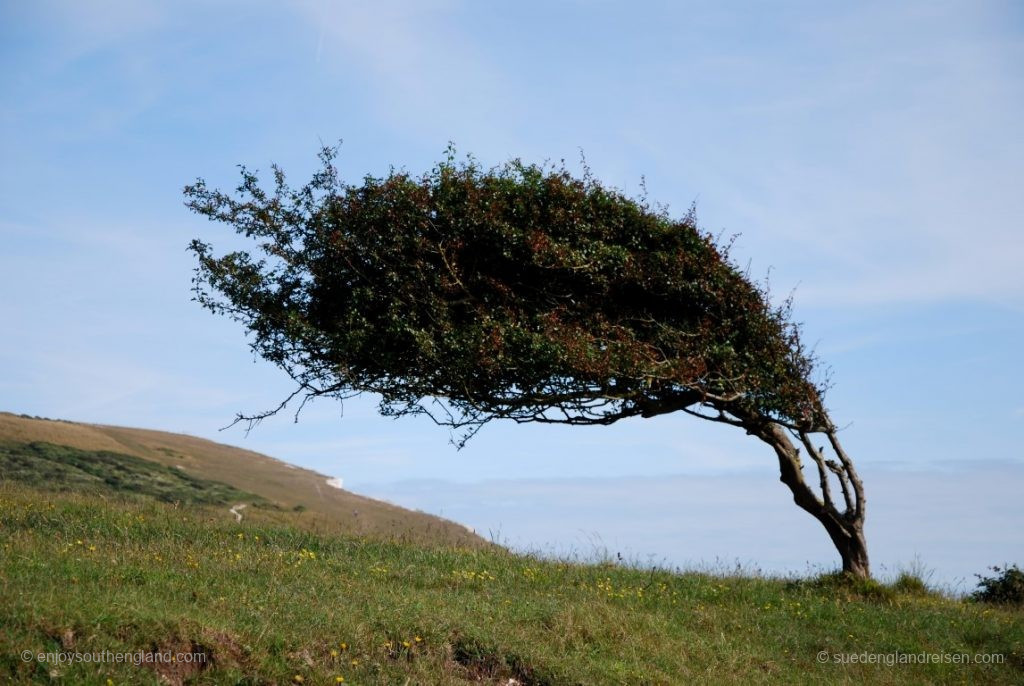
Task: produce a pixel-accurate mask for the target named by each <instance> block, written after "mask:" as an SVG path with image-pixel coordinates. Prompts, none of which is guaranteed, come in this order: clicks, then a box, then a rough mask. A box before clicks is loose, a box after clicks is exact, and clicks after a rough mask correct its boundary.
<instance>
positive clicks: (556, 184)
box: [185, 148, 870, 577]
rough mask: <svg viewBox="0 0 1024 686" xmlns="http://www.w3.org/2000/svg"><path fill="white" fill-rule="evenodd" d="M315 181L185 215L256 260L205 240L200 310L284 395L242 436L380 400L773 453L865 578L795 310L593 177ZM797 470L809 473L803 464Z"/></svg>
mask: <svg viewBox="0 0 1024 686" xmlns="http://www.w3.org/2000/svg"><path fill="white" fill-rule="evenodd" d="M336 152H337V150H336V149H334V148H325V149H324V150H323V151H322V152H321V155H320V158H321V162H322V168H321V169H320V171H318V172H317V173H316V174H315V175H314V176H313V178H312V180H311V181H310V182H309V183H307V184H306V185H304V186H302V187H301V188H292V187H291V186H289V185H288V183H287V182H286V180H285V176H284V173H283V172H282V171H281V170H280V169H278V168H277V167H274V182H273V184H272V186H271V187H270V188H264V187H263V186H261V184H260V182H259V179H258V178H257V176H256V175H255V174H253V173H251V172H249V171H247V170H246V169H245V168H244V167H243V168H242V178H241V183H240V185H239V186H238V188H237V189H236V191H235V192H234V193H224V192H221V191H219V190H211V189H210V188H208V187H207V185H206V184H205V182H204V181H202V180H198V181H197V182H196V183H195V184H193V185H190V186H187V187H186V188H185V196H186V198H187V206H188V207H189V208H191V209H192V210H194V211H195V212H198V213H199V214H202V215H205V216H207V217H209V218H210V219H213V220H216V221H220V222H224V223H226V224H229V225H230V226H232V227H233V228H234V229H235V230H236V231H237V232H238V233H239V234H242V235H244V236H245V237H246V238H248V239H252V240H253V241H254V243H255V245H254V247H253V248H252V251H251V252H246V251H238V252H231V253H229V254H225V255H221V256H218V255H217V254H215V252H214V250H213V248H212V247H211V246H210V245H209V244H208V243H205V242H203V241H200V240H195V241H193V242H192V244H191V249H192V250H193V251H194V252H195V254H196V255H197V257H198V260H199V266H198V268H197V270H196V279H195V291H196V296H197V299H198V301H199V302H200V303H201V304H202V305H204V306H205V307H207V308H209V309H210V310H212V311H213V312H216V313H221V314H226V315H228V316H230V317H232V318H234V319H236V320H238V321H240V322H241V323H242V324H244V325H245V327H246V328H247V329H248V332H249V333H250V334H251V338H250V341H251V347H252V349H253V351H254V352H255V353H257V354H258V355H260V356H262V357H263V358H265V359H267V360H269V361H270V362H273V363H274V364H276V365H277V366H279V367H280V368H281V369H283V370H284V371H285V372H286V373H287V374H288V375H289V376H290V377H291V378H292V379H293V380H294V381H295V383H296V388H295V390H294V392H293V393H292V394H291V395H290V396H289V397H288V398H286V399H285V400H284V401H283V402H282V403H281V405H280V406H278V407H277V408H274V409H271V410H269V411H268V412H265V413H262V414H257V415H252V416H245V415H240V416H239V417H238V419H239V420H247V421H249V422H256V421H259V420H260V419H262V418H264V417H267V416H269V415H271V414H273V413H275V412H278V411H280V410H281V409H283V408H284V407H285V406H286V405H287V404H288V403H289V402H291V401H293V400H294V401H295V402H296V403H298V408H299V410H301V406H302V405H303V404H305V402H306V401H308V400H309V399H311V398H315V397H320V396H327V397H333V398H339V399H344V398H349V397H352V396H356V395H359V394H362V393H371V394H376V395H377V396H379V398H380V405H379V409H380V412H381V413H382V414H384V415H389V416H401V415H407V414H427V415H429V416H430V417H431V418H432V419H434V421H436V422H437V423H439V424H442V425H446V426H449V427H452V429H453V430H455V431H456V432H457V436H458V440H459V442H460V444H461V443H464V442H465V440H467V439H468V438H469V437H470V436H472V435H473V434H474V433H475V432H476V431H477V430H479V429H480V427H482V426H483V425H484V424H486V423H487V422H490V421H492V420H495V419H510V420H513V421H516V422H523V423H525V422H541V423H556V424H571V425H592V424H596V425H605V424H612V423H614V422H617V421H619V420H622V419H626V418H629V417H654V416H656V415H661V414H666V413H669V412H682V413H685V414H688V415H692V416H693V417H697V418H700V419H704V420H707V421H712V422H719V423H722V424H728V425H731V426H735V427H736V428H737V429H742V430H743V431H746V432H747V433H748V434H750V435H752V436H756V437H757V438H759V439H760V440H761V441H763V442H765V443H767V444H768V445H769V446H770V447H771V448H772V450H773V451H774V452H775V456H776V458H777V459H778V463H779V470H780V475H781V481H782V482H783V483H784V484H786V486H788V487H789V489H790V491H791V492H792V494H793V499H794V501H795V502H796V504H797V505H799V506H800V507H801V508H803V509H804V510H806V511H807V512H809V513H810V514H811V515H813V516H814V517H815V518H816V519H817V520H818V521H819V522H821V524H822V525H823V526H824V527H825V530H826V531H827V532H828V534H829V536H830V538H831V540H832V542H833V543H834V544H835V547H836V549H837V550H838V551H839V554H840V556H841V557H842V564H843V569H844V570H845V571H847V572H850V573H852V574H854V575H857V576H862V577H867V576H869V573H870V572H869V565H868V554H867V547H866V544H865V539H864V504H865V501H864V489H863V485H862V483H861V480H860V479H859V478H858V476H857V472H856V470H855V469H854V466H853V463H852V462H851V460H850V457H849V456H848V455H847V453H846V452H845V451H844V450H843V448H842V446H841V445H840V442H839V438H838V435H837V430H836V425H835V424H834V423H833V422H832V420H831V419H830V418H829V416H828V413H827V412H826V409H825V406H824V404H823V397H824V392H825V386H826V384H825V383H824V381H822V380H820V379H817V378H816V377H817V372H816V370H815V360H814V358H813V356H812V355H811V354H810V353H809V351H808V350H807V349H806V348H805V347H804V345H803V343H802V342H801V338H800V331H799V327H798V326H797V325H796V324H794V323H793V322H792V320H791V318H790V308H789V303H788V302H787V303H785V304H783V305H781V306H776V305H773V304H772V303H771V301H770V299H769V297H768V293H767V289H766V287H764V286H762V285H760V284H758V283H755V282H753V281H751V279H750V278H748V276H747V275H746V274H745V273H744V272H743V271H742V270H740V269H738V268H737V265H736V264H734V262H733V261H732V260H731V259H730V257H729V254H728V253H729V251H728V245H723V244H720V243H719V242H717V241H716V240H715V239H714V238H713V237H712V236H710V235H708V234H707V233H705V232H703V231H702V230H701V229H700V228H699V227H698V226H697V223H696V220H695V217H694V216H693V212H692V211H691V212H690V213H689V214H687V215H686V216H684V217H682V218H678V219H673V218H672V217H670V216H669V215H668V214H667V212H666V211H664V210H661V209H652V208H651V207H650V206H649V204H648V203H647V201H646V198H639V199H637V198H630V197H627V196H625V195H624V194H622V193H621V192H619V191H616V190H614V189H610V188H607V187H605V186H603V185H602V184H601V183H599V182H598V181H597V180H595V179H594V178H593V177H592V175H591V174H590V173H589V171H585V173H584V174H583V176H582V178H576V177H574V176H573V175H572V174H570V173H569V172H568V171H567V170H566V169H565V167H564V166H560V167H551V166H536V165H527V164H523V163H521V162H519V161H513V162H510V163H507V164H505V165H503V166H500V167H497V168H493V169H484V168H482V167H481V166H479V165H478V164H477V163H475V162H474V161H473V160H472V159H468V160H467V161H465V162H456V161H455V159H454V155H453V154H452V153H451V152H449V155H448V156H447V159H446V160H445V161H443V162H441V163H439V164H438V165H437V166H435V167H434V168H433V169H432V170H431V171H430V172H428V173H426V174H423V175H421V176H413V175H410V174H409V173H406V172H405V171H399V170H392V171H391V173H389V174H388V175H387V177H386V178H375V177H372V176H367V177H365V178H363V179H362V182H361V183H360V184H357V185H352V184H347V183H345V182H343V180H342V179H341V178H340V177H339V175H338V172H337V170H336V168H335V166H334V159H335V155H336ZM802 455H804V456H806V458H807V461H808V464H807V465H806V467H807V471H805V464H804V462H803V461H802V459H801V456H802Z"/></svg>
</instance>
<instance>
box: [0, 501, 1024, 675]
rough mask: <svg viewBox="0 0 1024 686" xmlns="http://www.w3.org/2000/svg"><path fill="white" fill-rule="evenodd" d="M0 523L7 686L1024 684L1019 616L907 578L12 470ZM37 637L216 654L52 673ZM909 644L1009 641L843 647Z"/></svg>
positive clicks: (45, 642)
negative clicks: (320, 528) (690, 558)
mask: <svg viewBox="0 0 1024 686" xmlns="http://www.w3.org/2000/svg"><path fill="white" fill-rule="evenodd" d="M0 532H2V541H0V656H2V657H0V681H3V680H8V681H10V682H12V683H54V682H56V683H69V684H140V683H141V684H158V683H164V684H168V683H169V684H184V683H195V684H288V683H305V684H326V683H346V684H424V685H435V684H438V685H444V684H503V685H505V686H512V685H515V684H520V685H522V684H587V685H589V684H687V683H711V684H767V683H792V684H820V683H836V684H865V683H871V684H924V683H930V684H947V683H948V684H960V683H978V684H1020V683H1022V682H1024V612H1022V611H1021V609H1019V608H1017V609H1013V608H1008V607H1001V606H988V605H984V604H979V603H972V602H967V601H964V600H955V599H949V598H944V597H942V596H939V595H935V594H932V593H928V592H927V591H924V590H922V589H921V588H920V587H919V586H918V585H917V584H915V583H913V582H907V581H906V580H905V581H903V582H901V583H900V584H897V585H895V586H892V587H886V586H880V585H875V584H866V585H860V586H850V585H848V584H844V583H842V582H841V581H839V580H837V579H835V578H831V577H825V578H822V579H817V580H810V581H804V582H797V581H786V580H779V579H766V578H751V577H738V576H709V575H705V574H675V573H670V572H667V571H650V570H647V571H645V570H636V569H625V568H622V567H617V566H615V565H611V564H607V565H579V564H568V563H564V562H557V561H543V560H538V559H534V558H531V557H522V556H516V555H513V554H511V553H509V552H507V551H503V550H501V549H499V548H496V547H487V548H483V547H460V546H453V545H442V544H439V543H433V544H421V543H411V542H399V541H384V540H380V539H377V540H374V539H370V538H366V537H353V536H338V535H330V534H322V533H321V534H318V533H314V532H311V531H309V530H308V529H301V528H297V527H295V526H287V525H276V524H268V523H260V522H256V521H252V520H249V519H246V520H243V521H242V522H240V523H238V522H234V521H228V520H226V519H225V518H224V517H220V516H219V515H217V514H215V512H214V511H213V510H210V509H209V506H197V507H191V508H181V507H177V508H176V507H174V505H171V504H167V503H163V502H161V501H159V500H157V499H154V498H144V497H138V496H128V495H124V494H119V495H112V496H109V497H107V498H106V499H105V500H101V499H97V498H95V497H92V496H88V495H82V494H78V493H73V492H63V493H62V492H54V491H44V490H38V489H36V488H33V487H30V486H26V485H23V484H15V483H13V482H6V483H5V484H0ZM22 651H30V653H31V654H39V653H51V654H55V653H65V654H70V653H78V654H99V653H101V652H102V651H111V653H118V652H125V653H132V654H137V653H138V651H158V652H160V651H172V652H175V653H179V652H180V653H189V654H190V655H196V656H198V657H196V658H194V659H195V660H200V659H201V660H203V661H204V662H202V663H199V662H186V661H185V660H184V659H181V660H179V661H177V662H173V663H154V664H142V665H140V666H135V665H132V664H116V663H111V662H108V663H101V664H96V663H92V662H88V663H87V662H84V661H83V662H78V663H73V664H62V665H56V664H53V663H52V662H53V660H54V658H50V661H51V663H49V664H48V663H46V661H45V659H44V661H43V662H40V660H39V659H38V658H37V657H29V659H28V660H23V659H22V657H21V653H22ZM822 653H824V654H825V655H826V662H820V661H819V660H820V659H821V658H820V657H819V654H822ZM897 653H902V654H904V655H915V656H917V655H920V654H922V653H926V654H929V655H932V654H934V655H943V654H945V655H957V656H959V655H962V654H963V655H969V656H971V658H970V659H972V660H973V659H974V658H973V656H975V655H978V654H986V655H988V654H993V653H994V654H997V655H999V656H1001V658H999V659H1000V660H1001V663H1000V664H956V663H943V662H939V663H937V664H925V665H920V664H919V665H908V664H895V665H892V666H886V665H885V664H861V663H858V664H840V663H838V662H836V661H835V660H836V659H847V658H833V657H832V656H833V655H838V654H846V655H871V654H879V655H894V654H897ZM883 659H885V658H883ZM957 659H959V658H957Z"/></svg>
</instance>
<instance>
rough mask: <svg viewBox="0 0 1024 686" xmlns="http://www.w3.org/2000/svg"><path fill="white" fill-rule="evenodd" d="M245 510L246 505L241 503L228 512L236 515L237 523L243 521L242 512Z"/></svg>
mask: <svg viewBox="0 0 1024 686" xmlns="http://www.w3.org/2000/svg"><path fill="white" fill-rule="evenodd" d="M244 509H245V503H239V504H238V505H235V506H234V507H232V508H231V509H230V510H228V512H230V513H231V514H233V515H235V521H236V522H240V521H242V513H241V510H244Z"/></svg>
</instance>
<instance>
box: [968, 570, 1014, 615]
mask: <svg viewBox="0 0 1024 686" xmlns="http://www.w3.org/2000/svg"><path fill="white" fill-rule="evenodd" d="M990 569H991V570H992V571H993V572H995V573H996V576H982V575H981V574H975V576H976V577H978V579H979V581H978V590H977V591H975V592H974V593H973V594H972V595H971V597H972V598H974V600H978V601H981V602H984V603H1000V604H1010V605H1024V571H1021V569H1020V568H1019V567H1018V566H1017V565H1008V566H1003V567H990Z"/></svg>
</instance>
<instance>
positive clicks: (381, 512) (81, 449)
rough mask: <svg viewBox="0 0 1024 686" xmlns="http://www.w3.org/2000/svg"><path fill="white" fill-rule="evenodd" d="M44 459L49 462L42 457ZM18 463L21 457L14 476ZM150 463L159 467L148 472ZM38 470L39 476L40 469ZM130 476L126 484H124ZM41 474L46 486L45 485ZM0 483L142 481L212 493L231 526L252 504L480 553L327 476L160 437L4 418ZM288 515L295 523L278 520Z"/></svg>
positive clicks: (208, 444)
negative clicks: (0, 479)
mask: <svg viewBox="0 0 1024 686" xmlns="http://www.w3.org/2000/svg"><path fill="white" fill-rule="evenodd" d="M47 446H49V447H47ZM75 451H77V455H78V457H77V464H78V465H82V464H92V465H94V471H95V470H96V469H98V467H96V466H95V465H96V463H97V462H104V463H105V465H106V469H105V471H103V473H102V474H101V475H98V474H91V475H90V474H89V473H87V472H84V471H83V470H82V469H80V468H78V467H76V466H75V464H74V463H75V461H76V460H75V458H74V457H73V456H72V453H74V452H75ZM44 453H46V454H47V455H49V458H51V459H45V458H44ZM58 454H62V455H63V457H58ZM15 455H21V457H20V458H19V459H20V463H19V464H20V466H19V467H18V468H17V469H15V463H14V460H15ZM132 458H136V459H135V460H134V461H133V460H132ZM140 461H145V462H142V463H141V464H140ZM147 464H152V465H154V466H159V467H162V469H152V468H151V469H146V465H147ZM43 468H45V470H46V471H40V470H41V469H43ZM118 473H120V474H121V476H120V477H119V476H118ZM128 473H131V478H130V479H127V480H126V478H125V477H126V475H127V474H128ZM43 474H50V475H51V476H52V478H50V479H45V478H43V477H42V475H43ZM0 475H4V476H6V477H7V478H8V479H12V478H17V479H19V480H22V481H24V480H25V479H29V481H30V483H32V484H33V485H36V486H46V484H47V483H49V484H52V488H64V489H66V488H68V487H69V485H70V484H71V483H72V482H73V483H74V484H75V487H85V486H86V485H87V484H88V482H89V481H90V478H91V479H92V482H93V483H92V485H93V486H94V487H95V488H104V487H106V490H110V489H116V488H117V486H115V483H114V482H115V481H116V480H117V479H118V478H121V480H122V483H121V484H120V488H122V489H126V490H131V491H134V492H138V490H139V488H138V487H139V485H140V484H141V483H146V484H149V486H150V487H151V489H150V493H151V495H157V496H158V497H161V496H160V493H163V494H164V496H166V497H163V499H164V500H168V499H170V500H171V501H173V496H174V494H175V493H177V494H178V495H180V496H181V498H182V499H183V500H184V501H185V502H193V500H192V498H191V497H190V496H191V495H195V493H190V492H191V491H196V490H197V489H196V488H194V487H197V486H198V485H199V484H204V486H203V488H199V489H198V490H204V489H205V491H206V495H205V496H204V497H207V498H208V497H210V493H212V492H213V491H211V489H214V490H216V489H215V488H214V486H215V485H216V486H217V488H220V489H221V490H222V491H223V492H222V493H220V494H219V495H220V496H222V498H221V500H219V501H209V502H210V504H213V502H220V503H221V504H222V505H224V507H223V510H222V516H223V517H224V518H225V519H227V520H234V515H232V514H231V513H230V512H229V507H230V506H231V505H234V504H240V503H245V504H246V505H249V506H250V507H248V508H247V509H245V510H243V514H244V516H245V517H246V518H255V519H256V520H258V521H266V522H279V523H282V522H286V523H288V524H289V525H297V526H300V527H302V528H307V529H310V530H314V531H322V532H329V533H340V534H358V535H365V536H374V537H381V536H383V537H393V536H405V537H408V538H410V539H415V540H419V541H424V540H426V541H439V542H449V543H455V544H459V545H487V543H486V542H485V541H484V540H483V539H481V538H479V537H478V536H476V535H474V534H473V533H472V532H470V531H468V530H467V529H466V528H465V527H463V526H461V525H459V524H456V523H454V522H450V521H447V520H445V519H441V518H440V517H435V516H433V515H428V514H425V513H422V512H413V511H410V510H406V509H404V508H400V507H396V506H394V505H390V504H388V503H384V502H381V501H379V500H373V499H371V498H366V497H363V496H360V495H356V494H355V493H350V492H348V491H344V490H342V489H338V488H335V487H333V486H329V485H328V484H327V477H325V476H324V475H322V474H317V473H316V472H314V471H311V470H308V469H303V468H301V467H296V466H294V465H290V464H287V463H285V462H282V461H280V460H276V459H274V458H272V457H268V456H266V455H261V454H259V453H255V452H252V451H249V450H243V449H242V448H235V447H232V446H228V445H223V444H220V443H214V442H213V441H207V440H204V439H202V438H196V437H194V436H186V435H182V434H174V433H167V432H163V431H150V430H147V429H131V428H124V427H118V426H103V425H98V424H79V423H75V422H69V421H64V420H50V419H41V418H32V417H25V416H21V415H14V414H10V413H6V412H2V413H0ZM153 489H156V490H153ZM160 489H163V490H162V491H161V490H160ZM252 506H258V507H252ZM294 512H299V513H301V516H298V517H295V516H291V515H290V514H289V515H287V516H286V515H285V513H294Z"/></svg>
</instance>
